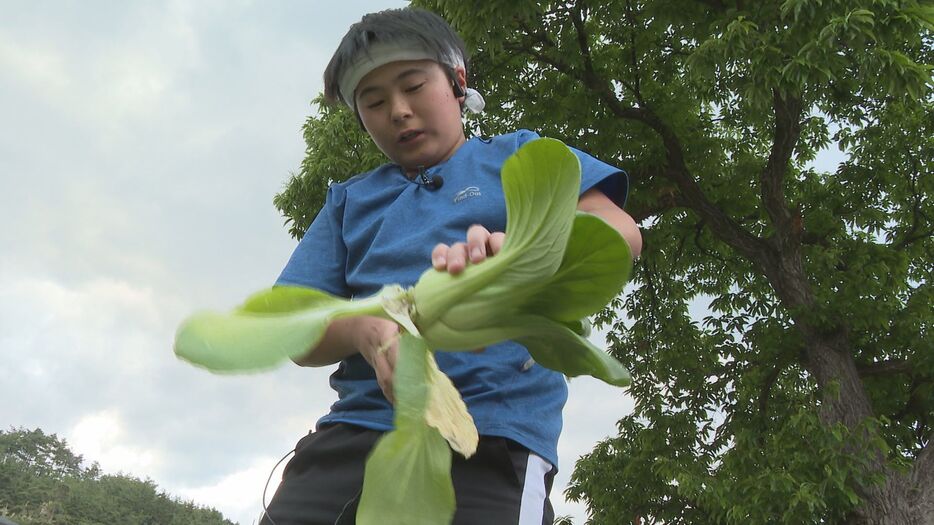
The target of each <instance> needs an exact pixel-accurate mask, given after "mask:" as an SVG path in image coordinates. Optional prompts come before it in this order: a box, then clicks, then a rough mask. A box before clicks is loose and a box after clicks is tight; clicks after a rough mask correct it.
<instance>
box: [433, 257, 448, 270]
mask: <svg viewBox="0 0 934 525" xmlns="http://www.w3.org/2000/svg"><path fill="white" fill-rule="evenodd" d="M445 264H447V260H445V258H444V257H438V258H437V259H435V267H436V268H441V267H443V266H444V265H445Z"/></svg>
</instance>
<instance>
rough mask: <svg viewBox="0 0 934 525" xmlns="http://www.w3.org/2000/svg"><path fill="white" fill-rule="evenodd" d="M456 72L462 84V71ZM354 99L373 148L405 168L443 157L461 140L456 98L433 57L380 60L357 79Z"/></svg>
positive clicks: (445, 76) (429, 163) (411, 168)
mask: <svg viewBox="0 0 934 525" xmlns="http://www.w3.org/2000/svg"><path fill="white" fill-rule="evenodd" d="M456 75H457V80H458V82H460V83H461V85H462V86H463V85H464V84H463V81H464V70H463V69H460V68H459V69H457V70H456ZM355 97H356V105H357V111H358V112H359V114H360V119H361V120H362V121H363V126H364V127H365V128H366V130H367V133H369V134H370V137H372V138H373V141H374V142H375V143H376V146H377V147H379V149H380V150H382V152H383V153H385V154H386V156H387V157H389V158H390V159H392V161H393V162H395V163H397V164H399V165H400V166H402V167H403V168H405V169H406V171H407V172H414V171H415V170H417V169H418V168H419V167H425V168H429V167H431V166H434V165H436V164H438V163H440V162H443V161H445V160H447V159H448V158H450V157H451V155H453V154H454V152H455V151H457V148H459V147H460V146H461V144H463V143H464V142H465V141H466V138H465V137H464V128H463V127H462V124H461V109H460V102H461V99H458V98H455V97H454V92H453V89H452V88H451V82H450V80H449V79H448V76H447V75H446V74H445V72H444V70H443V69H442V68H441V65H440V64H438V63H437V62H435V61H433V60H403V61H399V62H390V63H388V64H384V65H382V66H380V67H378V68H376V69H374V70H373V71H370V72H369V73H367V75H366V76H365V77H363V79H362V80H360V83H359V84H358V85H357V89H356V91H355Z"/></svg>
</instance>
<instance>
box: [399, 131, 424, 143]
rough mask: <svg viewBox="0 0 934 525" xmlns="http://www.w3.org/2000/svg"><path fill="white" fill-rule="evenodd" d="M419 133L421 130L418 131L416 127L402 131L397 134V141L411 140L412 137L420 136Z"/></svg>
mask: <svg viewBox="0 0 934 525" xmlns="http://www.w3.org/2000/svg"><path fill="white" fill-rule="evenodd" d="M421 134H422V131H419V130H416V129H412V130H408V131H403V132H402V133H400V134H399V143H400V144H405V143H406V142H409V141H411V140H412V139H414V138H416V137H418V136H420V135H421Z"/></svg>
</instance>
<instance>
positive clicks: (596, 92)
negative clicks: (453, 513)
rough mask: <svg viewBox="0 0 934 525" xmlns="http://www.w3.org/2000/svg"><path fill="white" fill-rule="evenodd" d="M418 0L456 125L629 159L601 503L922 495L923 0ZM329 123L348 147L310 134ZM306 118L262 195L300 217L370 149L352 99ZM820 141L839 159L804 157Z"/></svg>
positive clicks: (582, 479)
mask: <svg viewBox="0 0 934 525" xmlns="http://www.w3.org/2000/svg"><path fill="white" fill-rule="evenodd" d="M413 3H414V4H417V5H419V6H423V7H427V8H429V9H432V10H434V11H436V12H438V13H440V14H441V15H442V16H444V17H445V18H446V19H447V20H449V21H450V22H451V23H452V25H453V26H454V27H455V29H456V30H458V31H459V32H460V33H461V35H462V36H464V38H465V40H466V41H467V43H468V47H469V48H470V49H472V50H473V61H472V67H471V69H470V74H471V79H470V80H471V83H472V84H473V85H474V86H475V87H477V88H478V89H479V90H480V91H481V92H482V93H483V94H484V96H485V98H486V100H487V111H486V113H485V114H484V115H483V116H481V117H480V118H477V119H475V120H472V121H471V122H470V123H469V129H470V130H471V131H472V132H475V133H482V134H487V135H490V134H495V133H500V132H504V131H509V130H513V129H515V128H517V127H527V128H530V129H535V130H537V131H539V132H541V133H542V134H543V135H546V136H551V137H555V138H559V139H561V140H564V141H566V142H567V143H569V144H573V145H575V146H578V147H580V148H582V149H585V150H587V151H589V152H590V153H592V154H594V155H595V156H597V157H599V158H602V159H605V160H607V161H609V162H614V163H616V164H617V165H619V166H621V167H623V168H625V169H626V170H627V171H628V172H629V175H630V178H631V185H632V190H631V194H630V199H629V203H628V205H627V209H628V210H629V211H630V213H631V214H633V216H634V217H636V219H637V220H638V221H640V222H641V224H642V226H643V228H644V229H643V234H644V238H645V248H644V250H643V256H642V259H641V261H640V263H639V264H638V265H637V269H636V275H635V277H634V285H635V290H634V291H633V292H632V293H631V294H630V295H628V296H626V297H624V298H621V299H620V301H619V302H618V303H617V304H616V306H617V307H619V308H621V309H622V310H624V311H625V312H627V313H628V315H629V316H630V317H631V318H632V319H633V321H631V322H629V321H626V320H625V319H622V318H619V317H618V316H617V314H616V313H615V311H611V310H608V311H607V312H605V313H604V315H602V316H601V317H600V319H598V321H600V322H603V323H606V324H609V325H610V326H611V327H612V331H611V334H610V338H611V340H612V343H613V349H612V351H613V352H614V354H615V355H616V356H617V357H619V358H620V359H621V360H622V361H623V362H624V363H625V364H627V365H628V366H629V368H630V369H631V371H632V373H633V378H634V382H633V385H632V387H631V388H630V393H631V394H632V395H633V397H634V398H635V400H636V409H635V412H634V413H633V414H630V415H625V416H624V417H622V418H621V419H620V421H619V435H618V436H617V437H614V438H612V439H609V440H607V441H605V442H603V443H601V444H599V445H598V446H597V447H596V448H595V450H594V451H593V452H591V453H590V454H588V455H587V456H585V457H584V458H582V459H581V460H580V461H579V462H578V464H577V466H576V468H575V471H574V474H573V479H572V486H571V487H570V488H569V490H568V494H569V495H570V496H571V497H572V498H575V499H579V500H583V501H585V502H586V503H587V505H588V508H589V511H590V513H591V522H593V523H608V524H610V523H612V524H615V523H619V522H620V521H621V520H624V521H630V520H633V521H634V520H635V519H636V517H638V519H641V520H642V521H644V522H649V523H658V522H664V523H766V522H769V523H771V522H778V521H781V522H787V523H819V522H847V523H930V522H932V520H934V451H932V447H931V446H930V445H929V443H930V439H931V424H932V421H931V418H932V414H934V342H932V335H931V334H932V332H931V329H932V321H934V293H932V288H931V285H932V269H934V265H932V264H931V262H930V261H932V260H934V238H932V237H934V209H932V202H931V199H932V194H934V176H932V173H931V171H932V170H931V163H930V159H932V158H934V97H932V77H931V72H932V66H931V64H932V29H934V7H932V5H931V3H930V1H929V0H925V1H910V0H904V1H901V0H823V1H822V2H821V1H818V2H815V1H809V0H785V1H781V2H778V1H774V0H764V1H761V2H744V1H743V0H657V1H636V0H628V1H626V0H616V1H603V2H596V1H587V0H577V1H561V2H545V1H532V0H521V1H516V2H481V1H477V0H473V1H465V0H457V1H452V0H416V1H415V2H413ZM335 129H341V130H343V132H344V133H350V130H353V132H354V133H356V135H354V136H353V137H352V138H349V137H348V136H346V135H345V136H344V137H345V139H347V140H348V143H349V144H352V151H353V152H354V154H353V155H354V156H352V157H347V156H345V155H344V154H343V150H341V149H332V148H328V149H326V150H324V149H319V148H318V147H317V146H316V144H318V143H319V142H320V140H322V139H320V138H319V134H320V135H322V136H325V137H334V136H337V132H336V131H335ZM305 137H306V141H307V142H308V144H309V150H308V155H307V156H306V159H305V162H304V163H303V165H302V172H301V173H300V174H299V175H298V176H296V177H295V178H293V180H292V182H291V183H290V184H289V186H288V188H287V190H286V191H285V192H284V193H283V194H280V195H279V196H278V197H277V201H276V204H277V205H278V206H279V208H280V209H281V210H283V211H284V212H285V213H286V214H287V215H288V216H289V218H290V219H289V220H291V221H293V234H296V235H300V234H301V232H302V231H303V227H304V225H306V224H307V223H308V222H307V221H305V220H304V218H306V217H310V216H313V215H314V213H315V212H316V211H317V209H318V207H320V204H317V203H320V202H323V188H325V187H326V186H327V184H328V183H330V182H332V181H335V180H342V179H343V178H346V177H347V176H349V175H352V174H353V173H356V172H358V171H362V170H363V169H366V168H368V167H372V165H369V166H366V165H362V164H358V163H356V161H358V160H362V159H363V157H362V156H360V155H359V151H361V149H362V148H365V147H367V146H365V144H367V141H366V140H365V137H363V136H362V135H360V132H359V129H358V126H357V124H356V122H355V121H354V120H353V116H352V115H350V114H349V112H347V111H346V110H343V109H328V110H327V111H326V112H324V113H322V114H320V115H319V116H317V117H313V118H311V119H309V121H308V123H307V125H306V128H305ZM833 144H836V145H838V146H839V147H840V148H841V149H842V150H843V151H844V152H845V153H846V157H847V158H846V160H845V161H844V162H843V163H842V164H841V165H840V166H839V167H838V168H837V169H836V170H835V171H833V172H821V171H818V170H816V169H815V168H814V167H813V165H812V161H813V160H814V158H815V155H816V154H817V152H818V151H820V150H821V149H823V148H826V147H828V146H831V145H833ZM342 158H343V159H352V160H349V161H348V162H347V164H344V165H342V166H341V168H342V170H344V171H341V172H340V173H333V172H326V171H324V168H325V167H327V166H332V165H334V163H335V162H336V161H338V159H342ZM924 159H928V160H924ZM367 160H368V161H369V160H370V159H369V158H367ZM311 180H314V181H315V184H317V186H316V187H317V188H318V190H316V193H315V194H314V197H313V198H312V196H311V195H308V194H304V193H303V191H302V190H301V189H300V188H301V187H302V185H305V187H307V185H309V184H310V181H311ZM293 190H295V191H293ZM309 203H313V204H311V205H309ZM286 204H288V206H286ZM295 210H301V213H302V215H298V214H296V212H295ZM705 303H709V304H705ZM698 309H702V310H705V312H704V313H701V314H692V311H697V310H698ZM618 416H619V415H611V416H609V417H618Z"/></svg>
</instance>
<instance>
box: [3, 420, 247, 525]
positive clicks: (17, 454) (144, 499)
mask: <svg viewBox="0 0 934 525" xmlns="http://www.w3.org/2000/svg"><path fill="white" fill-rule="evenodd" d="M4 518H6V519H7V520H12V521H13V522H14V523H16V524H17V525H156V524H157V525H235V524H234V522H232V521H230V520H228V519H226V518H224V516H223V515H222V514H221V513H220V512H218V511H217V510H215V509H212V508H207V507H203V506H200V505H197V504H195V503H194V502H191V501H181V500H179V499H178V498H175V497H173V496H170V495H169V494H167V493H166V492H164V491H160V490H159V488H158V486H157V485H156V483H155V482H154V481H152V480H150V479H146V480H141V479H138V478H135V477H132V476H126V475H122V474H121V475H110V474H104V473H102V472H101V469H100V467H99V466H98V464H97V463H96V462H95V463H92V464H91V465H90V466H89V467H86V466H84V458H83V457H82V456H80V455H76V454H75V453H74V452H72V451H71V450H70V449H69V448H68V445H67V443H66V442H65V441H64V440H62V439H59V438H58V436H56V435H55V434H51V435H47V434H45V433H44V432H43V431H42V430H40V429H35V430H24V429H22V428H13V429H10V430H9V431H2V430H0V525H3V524H4Z"/></svg>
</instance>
